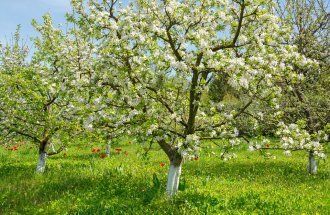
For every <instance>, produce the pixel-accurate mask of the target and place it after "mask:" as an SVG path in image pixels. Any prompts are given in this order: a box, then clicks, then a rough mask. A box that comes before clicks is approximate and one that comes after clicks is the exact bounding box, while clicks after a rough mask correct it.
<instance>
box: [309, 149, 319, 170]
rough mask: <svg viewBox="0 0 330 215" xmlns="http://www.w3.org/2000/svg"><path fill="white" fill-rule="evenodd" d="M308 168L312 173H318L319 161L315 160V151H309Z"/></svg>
mask: <svg viewBox="0 0 330 215" xmlns="http://www.w3.org/2000/svg"><path fill="white" fill-rule="evenodd" d="M307 170H308V172H309V173H310V174H316V173H317V161H316V160H315V156H314V153H313V152H309V158H308V166H307Z"/></svg>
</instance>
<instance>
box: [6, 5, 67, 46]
mask: <svg viewBox="0 0 330 215" xmlns="http://www.w3.org/2000/svg"><path fill="white" fill-rule="evenodd" d="M0 5H1V6H0V29H1V31H0V32H1V33H0V42H1V43H6V42H9V41H10V39H11V38H12V34H13V33H14V32H15V29H16V27H17V25H19V24H20V25H21V34H22V38H23V39H24V40H25V41H28V40H29V38H30V37H31V36H35V35H36V31H35V30H34V29H33V27H32V25H31V20H32V19H37V20H40V19H41V17H42V15H44V14H45V13H47V12H49V13H50V14H51V15H52V17H53V19H54V22H55V23H64V22H65V16H64V15H65V13H66V12H69V11H70V0H55V1H49V0H33V1H31V0H1V4H0ZM29 43H30V42H28V44H29Z"/></svg>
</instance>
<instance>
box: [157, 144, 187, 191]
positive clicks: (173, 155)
mask: <svg viewBox="0 0 330 215" xmlns="http://www.w3.org/2000/svg"><path fill="white" fill-rule="evenodd" d="M158 144H159V146H160V147H161V148H162V149H163V151H164V152H165V153H166V155H167V157H168V158H169V160H170V169H169V171H168V176H167V184H166V192H167V194H168V195H169V196H170V197H172V196H174V195H175V194H176V193H177V191H178V188H179V181H180V175H181V167H182V162H183V157H182V156H181V154H180V153H179V152H178V151H177V149H175V148H172V146H171V145H170V144H168V143H166V142H165V141H164V140H160V141H158Z"/></svg>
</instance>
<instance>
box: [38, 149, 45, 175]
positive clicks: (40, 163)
mask: <svg viewBox="0 0 330 215" xmlns="http://www.w3.org/2000/svg"><path fill="white" fill-rule="evenodd" d="M46 158H47V153H46V152H39V161H38V165H37V170H36V171H37V172H39V173H43V172H44V171H45V168H46Z"/></svg>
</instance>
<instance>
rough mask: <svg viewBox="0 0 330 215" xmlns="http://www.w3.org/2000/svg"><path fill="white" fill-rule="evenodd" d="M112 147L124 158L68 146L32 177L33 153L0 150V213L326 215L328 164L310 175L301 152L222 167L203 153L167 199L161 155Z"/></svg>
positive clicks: (329, 206)
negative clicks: (178, 189)
mask: <svg viewBox="0 0 330 215" xmlns="http://www.w3.org/2000/svg"><path fill="white" fill-rule="evenodd" d="M118 147H121V148H122V149H123V152H124V151H127V152H128V155H125V154H124V153H123V152H122V153H121V154H114V153H113V154H112V157H110V158H105V159H101V158H100V157H99V155H98V154H92V153H91V147H87V146H84V147H83V146H80V147H79V146H74V147H70V148H69V150H68V152H67V156H66V157H65V156H64V155H63V154H59V155H56V156H53V157H50V158H49V159H48V161H47V171H46V173H45V174H43V175H40V174H35V172H34V170H35V166H36V161H37V155H36V150H35V149H31V148H30V147H29V146H27V145H26V146H24V147H21V148H19V150H18V151H8V150H5V149H4V148H1V149H0V162H1V163H0V214H189V215H190V214H304V213H305V214H330V194H329V191H330V190H329V188H330V183H329V175H330V174H329V172H330V171H329V167H330V166H329V163H328V162H321V163H320V165H319V172H318V174H317V175H315V176H312V175H309V174H308V173H307V172H306V161H307V154H305V153H303V152H298V153H294V154H293V156H292V157H286V156H284V155H283V153H282V152H277V153H275V154H274V155H275V156H276V159H265V158H263V157H262V156H260V155H259V154H258V153H256V152H253V153H251V152H247V151H246V150H243V149H241V150H239V151H238V152H237V154H238V158H237V159H233V160H230V161H227V162H224V161H222V160H220V159H219V158H217V157H214V156H211V153H210V152H211V151H212V150H213V151H214V152H216V153H219V152H217V151H216V148H213V149H211V148H209V149H208V150H204V151H203V152H202V154H201V157H200V159H199V160H197V161H186V162H185V164H184V166H183V172H182V177H181V184H180V191H179V193H178V194H177V195H176V196H175V198H173V199H168V198H167V196H166V195H165V194H164V193H165V183H166V174H167V170H168V161H167V159H166V157H165V155H164V153H163V152H162V151H160V150H159V149H158V148H155V149H153V150H152V151H151V152H150V153H149V156H148V157H144V156H142V154H143V150H142V149H141V147H139V146H136V145H130V144H127V143H126V142H125V141H124V142H122V145H121V146H118ZM160 162H166V165H165V166H164V167H161V166H160Z"/></svg>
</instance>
